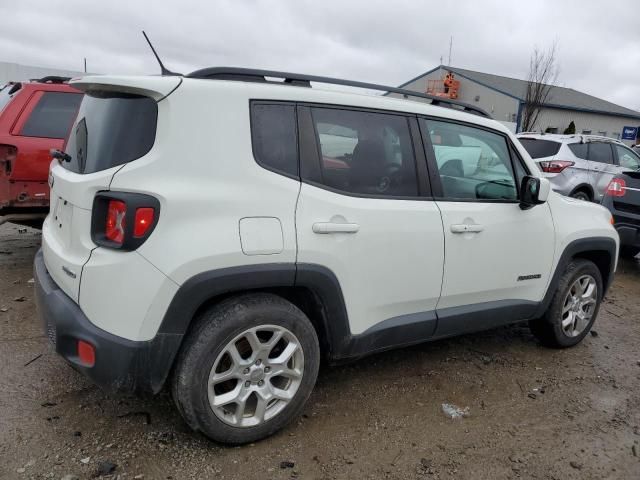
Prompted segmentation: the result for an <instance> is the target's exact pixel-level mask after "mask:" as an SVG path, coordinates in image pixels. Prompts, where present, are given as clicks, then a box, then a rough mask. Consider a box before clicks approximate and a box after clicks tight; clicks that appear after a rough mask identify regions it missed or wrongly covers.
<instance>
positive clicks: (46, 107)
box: [20, 92, 82, 138]
mask: <svg viewBox="0 0 640 480" xmlns="http://www.w3.org/2000/svg"><path fill="white" fill-rule="evenodd" d="M81 101H82V94H81V93H65V92H44V93H43V94H42V96H41V97H40V100H38V103H37V105H36V106H35V107H34V109H33V110H32V112H31V115H29V118H28V119H27V121H26V122H25V124H24V126H23V127H22V130H21V132H20V135H23V136H25V137H43V138H66V137H67V135H68V134H69V129H70V128H71V124H72V123H73V120H74V119H75V118H76V113H77V112H78V107H79V106H80V102H81Z"/></svg>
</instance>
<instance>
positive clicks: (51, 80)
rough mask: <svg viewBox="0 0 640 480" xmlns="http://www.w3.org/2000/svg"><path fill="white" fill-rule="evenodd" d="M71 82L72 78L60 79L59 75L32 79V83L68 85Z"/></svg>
mask: <svg viewBox="0 0 640 480" xmlns="http://www.w3.org/2000/svg"><path fill="white" fill-rule="evenodd" d="M69 80H71V77H60V76H58V75H48V76H46V77H42V78H32V79H31V81H32V82H38V83H66V82H68V81H69Z"/></svg>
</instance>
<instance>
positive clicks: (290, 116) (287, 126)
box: [251, 103, 298, 177]
mask: <svg viewBox="0 0 640 480" xmlns="http://www.w3.org/2000/svg"><path fill="white" fill-rule="evenodd" d="M251 140H252V143H253V155H254V157H255V159H256V161H257V162H258V163H259V164H260V165H262V166H263V167H265V168H268V169H270V170H276V171H278V172H282V173H285V174H287V175H292V176H295V177H297V176H298V141H297V130H296V111H295V106H294V105H284V104H264V103H253V104H252V105H251Z"/></svg>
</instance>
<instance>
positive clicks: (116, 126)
mask: <svg viewBox="0 0 640 480" xmlns="http://www.w3.org/2000/svg"><path fill="white" fill-rule="evenodd" d="M157 121H158V106H157V104H156V102H155V101H154V100H153V99H152V98H149V97H144V96H141V95H131V94H125V93H113V92H92V93H88V94H85V96H84V99H83V100H82V104H81V105H80V110H79V112H78V117H77V121H76V123H75V124H74V125H73V128H72V130H71V133H70V135H69V141H68V143H67V147H66V153H67V154H69V155H70V156H71V161H70V162H63V163H62V164H63V166H65V167H66V168H67V169H69V170H71V171H73V172H77V173H93V172H98V171H100V170H106V169H108V168H111V167H114V166H116V165H122V164H124V163H127V162H130V161H132V160H136V159H137V158H140V157H142V156H143V155H145V154H146V153H147V152H149V150H151V147H153V143H154V142H155V138H156V125H157Z"/></svg>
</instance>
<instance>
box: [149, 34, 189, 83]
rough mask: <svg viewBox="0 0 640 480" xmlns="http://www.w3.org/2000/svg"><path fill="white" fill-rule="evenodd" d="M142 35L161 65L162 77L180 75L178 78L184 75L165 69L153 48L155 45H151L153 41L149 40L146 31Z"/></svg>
mask: <svg viewBox="0 0 640 480" xmlns="http://www.w3.org/2000/svg"><path fill="white" fill-rule="evenodd" d="M142 35H144V38H145V40H146V41H147V43H148V44H149V47H151V51H152V52H153V54H154V55H155V57H156V60H158V63H159V64H160V73H161V75H178V76H181V75H182V74H181V73H176V72H172V71H171V70H169V69H167V68H165V66H164V64H163V63H162V60H160V57H159V56H158V54H157V52H156V49H155V48H153V45H152V44H151V40H149V37H147V34H146V33H145V31H144V30H142Z"/></svg>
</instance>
